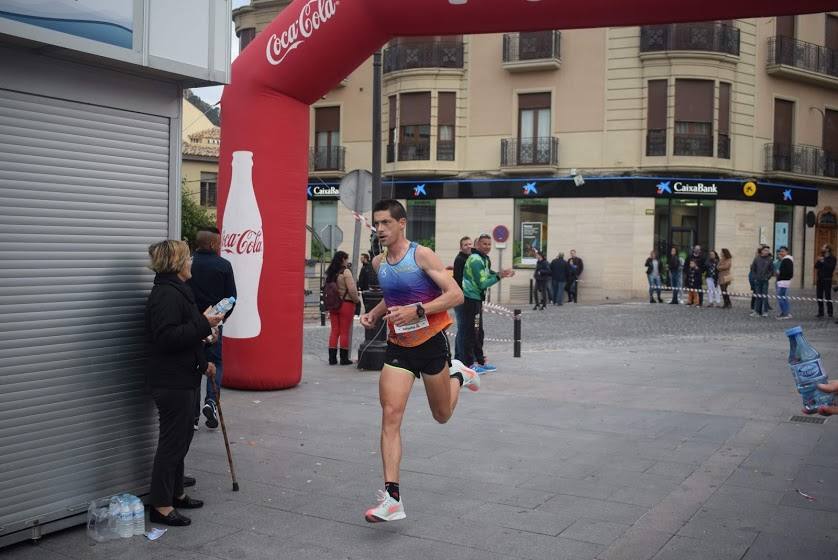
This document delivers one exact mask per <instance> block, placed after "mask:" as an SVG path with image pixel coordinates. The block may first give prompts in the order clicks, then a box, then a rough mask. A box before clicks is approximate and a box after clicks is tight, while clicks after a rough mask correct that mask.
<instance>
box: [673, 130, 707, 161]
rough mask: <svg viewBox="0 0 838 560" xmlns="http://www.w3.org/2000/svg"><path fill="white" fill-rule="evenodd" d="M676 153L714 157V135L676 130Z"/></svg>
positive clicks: (677, 154)
mask: <svg viewBox="0 0 838 560" xmlns="http://www.w3.org/2000/svg"><path fill="white" fill-rule="evenodd" d="M674 153H675V155H676V156H704V157H713V136H712V135H711V134H685V133H678V132H676V133H675V152H674Z"/></svg>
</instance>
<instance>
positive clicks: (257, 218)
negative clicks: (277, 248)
mask: <svg viewBox="0 0 838 560" xmlns="http://www.w3.org/2000/svg"><path fill="white" fill-rule="evenodd" d="M263 239H264V238H263V236H262V215H261V214H260V213H259V205H258V204H257V203H256V193H255V192H254V191H253V152H247V151H240V152H233V170H232V174H231V179H230V191H229V193H228V195H227V205H226V207H225V208H224V221H223V226H222V230H221V256H222V257H224V258H225V259H227V260H228V261H230V264H232V265H233V274H234V275H235V280H236V291H237V292H238V296H237V298H236V308H235V310H234V311H233V314H232V315H230V318H229V319H228V320H227V321H225V322H224V336H225V337H227V338H253V337H255V336H259V333H260V332H261V331H262V319H261V318H260V317H259V301H258V295H259V278H260V277H261V275H262V257H263V251H264V246H263Z"/></svg>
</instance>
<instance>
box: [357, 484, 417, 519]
mask: <svg viewBox="0 0 838 560" xmlns="http://www.w3.org/2000/svg"><path fill="white" fill-rule="evenodd" d="M376 498H377V499H378V505H377V506H375V507H374V508H370V509H368V510H367V512H366V513H365V514H364V519H366V520H367V521H368V522H369V523H381V522H383V521H398V520H399V519H404V518H405V517H407V516H406V515H405V514H404V503H403V502H402V501H401V500H396V499H395V498H393V497H392V496H391V495H390V494H388V493H387V491H385V490H378V491H377V492H376Z"/></svg>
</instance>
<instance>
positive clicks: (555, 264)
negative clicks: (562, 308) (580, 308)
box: [550, 253, 568, 305]
mask: <svg viewBox="0 0 838 560" xmlns="http://www.w3.org/2000/svg"><path fill="white" fill-rule="evenodd" d="M567 269H568V264H567V261H566V260H564V253H559V254H558V256H557V257H556V258H555V259H553V261H552V262H551V263H550V278H551V281H552V284H553V285H552V288H553V305H562V301H563V300H564V287H565V285H566V284H567Z"/></svg>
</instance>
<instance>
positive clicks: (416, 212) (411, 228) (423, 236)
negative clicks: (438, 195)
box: [407, 200, 436, 250]
mask: <svg viewBox="0 0 838 560" xmlns="http://www.w3.org/2000/svg"><path fill="white" fill-rule="evenodd" d="M407 237H408V239H410V240H411V241H415V242H416V243H418V244H420V245H424V246H425V247H428V248H429V249H433V250H435V249H436V201H435V200H408V201H407Z"/></svg>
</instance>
